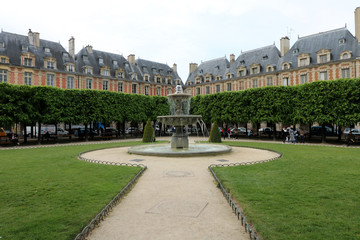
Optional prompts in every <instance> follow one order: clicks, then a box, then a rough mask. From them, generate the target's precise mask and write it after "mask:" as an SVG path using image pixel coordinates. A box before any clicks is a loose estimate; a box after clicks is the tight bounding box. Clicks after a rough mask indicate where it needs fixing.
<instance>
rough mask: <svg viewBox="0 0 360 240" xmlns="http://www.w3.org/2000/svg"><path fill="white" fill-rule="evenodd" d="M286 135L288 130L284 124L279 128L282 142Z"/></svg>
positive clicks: (284, 140)
mask: <svg viewBox="0 0 360 240" xmlns="http://www.w3.org/2000/svg"><path fill="white" fill-rule="evenodd" d="M287 136H288V132H287V130H286V126H284V127H283V129H282V130H281V138H282V140H283V143H284V144H285V142H286V140H287Z"/></svg>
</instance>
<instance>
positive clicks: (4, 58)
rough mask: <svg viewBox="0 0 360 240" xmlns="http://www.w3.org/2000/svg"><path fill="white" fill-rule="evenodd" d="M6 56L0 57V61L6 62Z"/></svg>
mask: <svg viewBox="0 0 360 240" xmlns="http://www.w3.org/2000/svg"><path fill="white" fill-rule="evenodd" d="M7 60H8V58H7V57H1V58H0V63H8V61H7Z"/></svg>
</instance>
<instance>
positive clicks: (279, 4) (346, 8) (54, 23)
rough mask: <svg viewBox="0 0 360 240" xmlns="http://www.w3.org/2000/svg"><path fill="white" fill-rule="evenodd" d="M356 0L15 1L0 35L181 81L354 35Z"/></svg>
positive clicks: (6, 9) (1, 21)
mask: <svg viewBox="0 0 360 240" xmlns="http://www.w3.org/2000/svg"><path fill="white" fill-rule="evenodd" d="M359 6H360V1H359V0H342V1H339V0H336V1H335V0H296V1H295V0H288V1H285V0H272V1H269V0H254V1H250V0H247V1H245V0H138V1H136V0H132V1H131V0H128V1H123V0H117V1H116V0H102V1H95V0H87V1H80V0H62V1H49V0H46V1H42V0H33V1H28V0H16V1H3V2H2V3H1V9H2V11H1V14H0V27H1V28H2V30H3V31H6V32H12V33H17V34H21V35H27V33H28V29H31V30H32V31H33V32H39V33H40V38H41V39H45V40H50V41H54V42H60V43H61V44H62V45H63V47H64V48H65V49H66V50H68V40H69V39H70V37H71V36H74V37H75V53H77V52H78V51H80V49H81V48H83V47H84V46H86V45H89V44H90V45H92V46H93V48H94V49H96V50H101V51H106V52H111V53H117V54H122V55H123V56H124V57H125V58H127V56H128V55H129V54H135V56H136V58H142V59H146V60H151V61H156V62H161V63H167V64H168V65H169V66H170V67H172V65H173V63H176V64H177V65H178V72H179V75H180V77H181V78H182V80H183V82H185V81H186V80H187V77H188V75H189V63H190V62H195V63H198V64H200V63H201V62H202V61H207V60H211V59H215V58H219V57H224V56H226V57H227V58H228V59H229V55H230V54H231V53H234V54H235V57H236V58H237V57H238V56H239V55H240V53H241V51H248V50H252V49H256V48H259V47H264V46H268V45H271V44H274V43H275V45H276V46H277V47H278V48H279V42H280V41H279V40H280V38H281V37H283V36H289V37H290V44H291V45H292V44H293V43H295V41H296V39H297V38H298V36H300V37H302V36H307V35H311V34H315V33H318V32H324V31H328V30H332V29H337V28H341V27H344V26H345V24H347V28H348V29H349V30H350V32H351V33H352V34H353V35H355V24H354V10H355V8H356V7H359Z"/></svg>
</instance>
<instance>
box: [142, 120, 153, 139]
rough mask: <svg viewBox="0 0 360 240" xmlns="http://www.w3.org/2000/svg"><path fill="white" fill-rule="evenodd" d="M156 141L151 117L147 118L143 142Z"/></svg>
mask: <svg viewBox="0 0 360 240" xmlns="http://www.w3.org/2000/svg"><path fill="white" fill-rule="evenodd" d="M154 141H155V136H154V128H153V126H152V124H151V121H150V119H149V120H147V122H146V125H145V128H144V135H143V142H154Z"/></svg>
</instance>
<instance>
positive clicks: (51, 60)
mask: <svg viewBox="0 0 360 240" xmlns="http://www.w3.org/2000/svg"><path fill="white" fill-rule="evenodd" d="M45 64H46V65H45V67H46V68H47V69H55V68H56V62H55V59H54V58H52V57H47V58H45Z"/></svg>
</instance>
